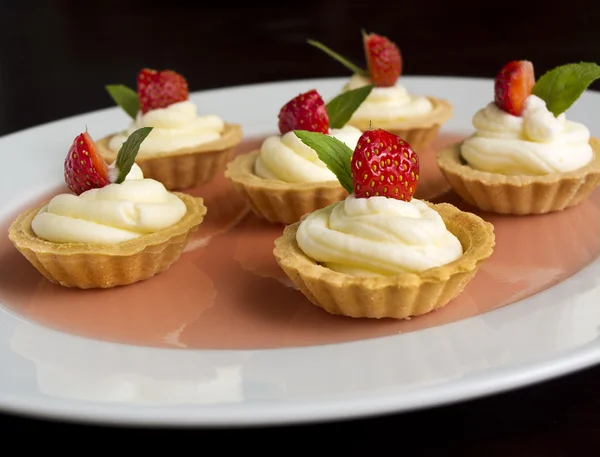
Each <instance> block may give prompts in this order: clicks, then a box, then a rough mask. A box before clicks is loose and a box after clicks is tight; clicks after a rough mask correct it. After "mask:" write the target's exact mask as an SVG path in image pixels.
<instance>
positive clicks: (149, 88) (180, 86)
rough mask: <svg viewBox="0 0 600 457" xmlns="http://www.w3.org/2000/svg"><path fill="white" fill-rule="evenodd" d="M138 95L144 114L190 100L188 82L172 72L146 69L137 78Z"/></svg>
mask: <svg viewBox="0 0 600 457" xmlns="http://www.w3.org/2000/svg"><path fill="white" fill-rule="evenodd" d="M137 93H138V99H139V102H140V110H141V112H142V113H147V112H148V111H151V110H153V109H158V108H166V107H167V106H170V105H172V104H173V103H178V102H183V101H185V100H188V99H189V91H188V84H187V81H186V80H185V78H184V77H183V76H181V75H180V74H179V73H176V72H174V71H172V70H163V71H156V70H152V69H150V68H144V69H143V70H142V71H140V72H139V74H138V77H137Z"/></svg>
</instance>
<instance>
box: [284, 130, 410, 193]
mask: <svg viewBox="0 0 600 457" xmlns="http://www.w3.org/2000/svg"><path fill="white" fill-rule="evenodd" d="M294 133H295V134H296V136H297V137H298V138H300V140H301V141H302V142H303V143H304V144H306V145H307V146H309V147H310V148H312V149H314V150H315V151H316V153H317V155H318V156H319V159H320V160H321V161H322V162H323V163H325V165H326V166H327V167H328V168H329V169H330V170H331V171H332V172H333V173H334V174H335V175H336V176H337V178H338V180H339V181H340V184H341V185H342V186H343V187H344V189H346V191H347V192H348V193H349V194H352V193H354V196H355V198H369V197H377V196H381V197H388V198H394V199H397V200H403V201H410V200H411V199H412V197H413V195H414V193H415V190H416V188H417V183H418V181H419V171H420V170H419V157H418V156H417V154H416V153H415V152H414V151H413V150H412V148H411V146H410V145H409V144H408V143H406V142H405V141H404V140H402V139H401V138H400V137H399V136H397V135H394V134H392V133H389V132H387V131H385V130H382V129H375V130H367V131H365V132H364V133H363V134H362V136H361V137H360V139H359V140H358V143H357V145H356V149H355V150H354V151H352V149H350V148H349V147H348V146H346V145H345V144H344V143H343V142H341V141H339V140H338V139H336V138H334V137H330V136H327V135H323V134H321V133H316V132H307V131H301V130H296V131H295V132H294Z"/></svg>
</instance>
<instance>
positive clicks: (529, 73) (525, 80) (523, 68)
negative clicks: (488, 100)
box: [494, 60, 535, 116]
mask: <svg viewBox="0 0 600 457" xmlns="http://www.w3.org/2000/svg"><path fill="white" fill-rule="evenodd" d="M534 85H535V76H534V71H533V64H532V63H531V62H529V61H528V60H513V61H512V62H509V63H507V64H506V65H504V67H502V69H501V70H500V72H499V73H498V75H496V80H495V81H494V101H495V102H496V105H497V106H498V108H500V109H502V110H504V111H506V112H508V113H510V114H512V115H513V116H520V115H521V114H522V113H523V109H524V107H525V99H526V98H527V97H529V96H530V95H531V92H532V90H533V86H534Z"/></svg>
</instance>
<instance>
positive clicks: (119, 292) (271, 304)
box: [0, 135, 600, 349]
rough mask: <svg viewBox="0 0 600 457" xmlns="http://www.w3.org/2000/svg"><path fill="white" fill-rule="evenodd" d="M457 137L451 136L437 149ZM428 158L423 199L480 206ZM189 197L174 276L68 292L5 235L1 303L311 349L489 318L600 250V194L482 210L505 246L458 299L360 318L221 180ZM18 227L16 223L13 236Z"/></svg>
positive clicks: (213, 342) (169, 332) (72, 327)
mask: <svg viewBox="0 0 600 457" xmlns="http://www.w3.org/2000/svg"><path fill="white" fill-rule="evenodd" d="M457 139H458V138H457V137H456V136H448V135H445V136H440V138H439V139H438V140H437V141H436V143H435V144H434V146H433V148H439V147H442V146H443V145H445V144H448V143H450V142H453V141H456V140H457ZM259 144H260V139H255V140H249V141H246V142H245V143H244V144H243V145H242V146H241V147H240V148H239V151H238V152H244V151H248V150H251V149H254V148H256V147H257V146H258V145H259ZM420 156H421V162H422V165H421V166H422V171H421V175H422V180H421V183H420V185H419V186H420V187H419V191H418V192H419V193H418V195H417V197H418V198H421V199H434V201H448V202H450V203H453V204H456V205H457V206H459V207H461V208H462V209H465V210H470V211H473V212H476V211H474V210H473V208H470V207H468V206H467V205H466V204H464V203H462V202H461V201H460V200H459V199H458V198H457V197H456V196H455V195H454V194H453V193H445V192H446V190H447V184H446V183H445V181H444V180H443V178H442V176H441V174H440V173H439V171H438V170H437V167H436V166H435V160H434V154H433V151H423V152H422V153H421V154H420ZM59 191H60V192H63V191H65V189H59V190H57V192H59ZM57 192H54V193H52V194H51V195H46V196H44V198H40V200H39V201H40V202H41V201H43V200H47V199H48V198H49V197H51V196H52V195H54V194H56V193H57ZM190 193H192V194H195V195H201V196H202V197H204V198H205V201H206V204H207V206H208V208H209V210H208V214H207V217H206V219H205V222H204V223H203V224H202V225H201V228H200V229H199V231H198V232H197V234H196V235H195V237H194V239H193V240H192V242H191V243H190V245H189V246H188V248H187V250H186V252H184V253H183V254H182V256H181V258H180V260H179V261H178V262H176V263H175V264H173V265H172V266H171V268H170V269H169V270H168V271H166V272H165V273H163V274H160V275H158V276H155V277H154V278H152V279H150V280H147V281H144V282H140V283H137V284H134V285H130V286H126V287H120V288H114V289H109V290H77V289H68V288H63V287H61V286H58V285H54V284H52V283H50V282H48V281H47V280H46V279H45V278H43V277H42V276H41V275H40V274H39V273H38V272H37V271H36V270H35V269H34V268H33V267H32V266H31V265H30V264H29V263H28V262H27V260H26V259H25V258H24V257H22V256H21V254H19V252H18V251H17V250H16V249H15V248H14V246H13V245H12V243H11V242H10V241H9V240H8V237H7V236H5V237H3V238H2V240H1V241H0V302H1V303H2V305H3V306H5V307H6V308H7V309H9V310H10V311H11V312H13V313H15V314H17V315H19V316H21V317H22V318H24V319H26V320H29V321H33V322H37V323H39V324H42V325H45V326H48V327H51V328H54V329H57V330H61V331H64V332H69V333H73V334H77V335H81V336H85V337H88V338H95V339H100V340H107V341H113V342H121V343H128V344H136V345H144V346H157V347H171V348H189V349H259V348H281V347H292V346H308V345H319V344H328V343H340V342H346V341H354V340H361V339H367V338H375V337H382V336H387V335H394V334H397V333H401V332H410V331H415V330H420V329H424V328H427V327H432V326H437V325H442V324H445V323H449V322H453V321H457V320H460V319H464V318H466V317H470V316H475V315H478V314H481V313H485V312H487V311H490V310H493V309H496V308H499V307H502V306H506V305H508V304H511V303H514V302H515V301H517V300H520V299H523V298H526V297H528V296H531V295H533V294H535V293H537V292H540V291H543V290H544V289H547V288H549V287H551V286H553V285H555V284H557V283H558V282H560V281H562V280H564V279H566V278H568V277H569V276H571V275H573V274H575V273H576V272H577V271H579V270H580V269H582V268H583V267H585V266H586V265H587V264H589V263H590V262H591V261H592V260H594V259H595V258H596V257H597V256H598V254H599V253H600V237H598V236H597V234H598V233H600V192H595V193H593V194H592V196H591V197H590V198H589V199H588V200H587V201H585V202H583V203H582V204H580V205H579V206H577V207H575V208H572V209H569V210H566V211H563V212H561V213H554V214H548V215H543V216H529V217H510V216H508V217H507V216H496V215H492V214H485V213H483V214H480V215H481V216H482V217H483V218H484V219H486V220H488V221H490V222H492V223H493V224H494V225H495V230H496V248H495V251H494V254H493V255H492V257H491V258H489V259H488V260H487V261H486V262H485V263H484V264H483V265H482V267H481V269H480V270H479V272H478V273H477V275H476V276H475V278H474V279H473V280H472V281H471V283H470V284H469V285H468V286H467V288H466V289H465V291H464V292H463V293H462V294H461V295H460V296H459V297H457V298H456V299H455V300H453V301H452V302H450V303H449V304H448V305H447V306H446V307H445V308H443V309H441V310H439V311H436V312H433V313H430V314H427V315H424V316H421V317H417V318H412V319H410V320H405V321H394V320H388V319H384V320H366V319H360V320H356V319H351V318H346V317H340V316H332V315H329V314H327V313H326V312H324V311H322V310H321V309H319V308H316V307H314V306H312V305H311V304H310V303H309V302H308V300H306V299H305V298H304V296H303V295H302V294H301V293H300V292H298V291H297V290H295V289H294V288H292V287H291V283H290V281H289V280H288V279H287V277H286V276H285V275H284V274H283V272H282V271H281V270H280V269H279V267H278V265H277V263H276V262H275V260H274V258H273V255H272V249H273V241H274V240H275V238H277V237H278V236H279V235H280V234H281V231H282V228H283V227H282V226H280V225H273V224H269V223H267V222H265V221H262V220H260V219H258V218H257V217H256V216H254V215H253V214H251V213H249V212H248V210H247V208H246V205H245V204H244V203H243V202H242V201H241V200H240V198H239V197H238V196H237V195H236V194H235V192H234V191H233V189H232V188H231V186H230V185H229V184H228V183H227V181H226V180H225V179H224V178H223V177H222V176H219V177H217V178H215V179H214V181H213V182H212V183H210V184H209V185H205V186H202V187H201V188H198V189H194V190H193V191H190ZM442 194H443V195H442ZM440 195H441V197H439V196H440ZM436 197H438V198H436ZM35 203H37V202H32V205H33V204H35ZM10 222H11V221H10V220H9V221H5V224H4V233H6V229H7V227H8V225H9V224H10Z"/></svg>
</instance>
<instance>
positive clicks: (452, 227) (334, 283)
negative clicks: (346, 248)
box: [273, 203, 495, 319]
mask: <svg viewBox="0 0 600 457" xmlns="http://www.w3.org/2000/svg"><path fill="white" fill-rule="evenodd" d="M427 204H428V205H429V206H430V207H431V208H433V209H434V210H436V211H437V212H438V213H439V214H440V215H441V217H442V219H443V220H444V222H445V223H446V226H447V227H448V230H449V231H450V232H452V233H453V234H454V235H456V237H457V238H458V239H459V240H460V242H461V244H462V246H463V251H464V253H463V255H462V256H461V257H460V258H459V259H457V260H455V261H454V262H451V263H449V264H447V265H443V266H441V267H436V268H431V269H429V270H426V271H423V272H421V273H418V274H413V273H407V274H401V275H393V276H379V277H359V276H352V275H347V274H343V273H338V272H335V271H333V270H330V269H329V268H326V267H323V266H321V265H319V264H317V263H316V262H314V261H313V260H311V259H310V258H308V257H307V256H306V255H305V254H304V253H303V252H302V250H301V249H300V247H299V246H298V243H297V242H296V232H297V229H298V226H299V224H300V222H298V223H295V224H292V225H289V226H287V227H286V228H285V230H284V232H283V235H282V236H281V237H280V238H278V239H276V240H275V248H274V250H273V254H274V256H275V259H276V260H277V263H278V264H279V266H280V267H281V268H282V269H283V271H284V272H285V273H286V274H287V276H288V277H289V278H290V279H291V280H292V282H293V283H294V284H295V285H296V287H297V288H298V289H299V290H300V291H301V292H302V293H303V294H304V295H305V296H306V297H307V298H308V300H309V301H310V302H311V303H312V304H314V305H315V306H318V307H321V308H323V309H324V310H325V311H327V312H329V313H331V314H340V315H344V316H348V317H355V318H363V317H366V318H377V319H380V318H395V319H404V318H407V317H410V316H418V315H421V314H426V313H428V312H430V311H432V310H435V309H439V308H441V307H443V306H445V305H446V304H447V303H448V302H449V301H450V300H452V299H453V298H455V297H456V296H458V295H459V294H460V293H461V292H462V291H463V289H464V288H465V286H466V285H467V283H468V282H469V281H470V280H471V279H472V278H473V276H474V275H475V273H476V272H477V270H478V268H479V265H480V264H481V262H482V261H483V260H485V259H487V258H488V257H489V256H490V255H492V252H493V249H494V245H495V235H494V227H493V225H492V224H490V223H489V222H486V221H484V220H483V219H481V218H480V217H479V216H476V215H475V214H472V213H468V212H464V211H460V210H459V209H458V208H456V207H454V206H452V205H450V204H447V203H439V204H432V203H427Z"/></svg>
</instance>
